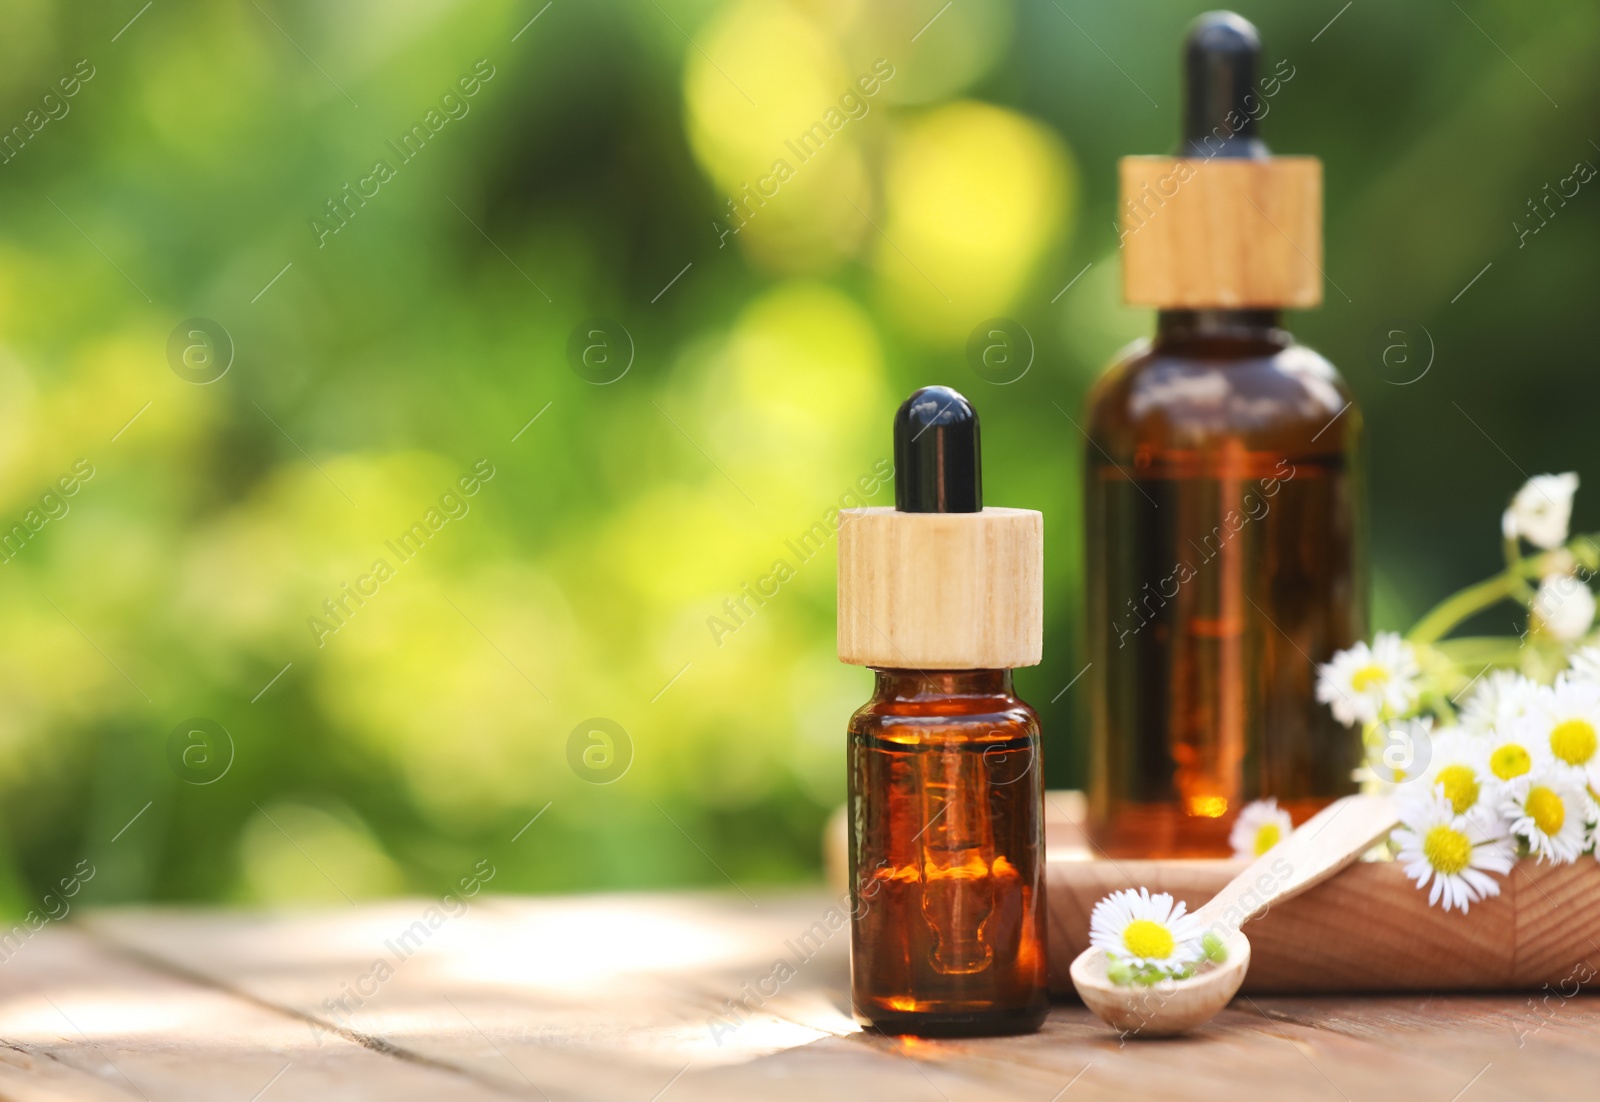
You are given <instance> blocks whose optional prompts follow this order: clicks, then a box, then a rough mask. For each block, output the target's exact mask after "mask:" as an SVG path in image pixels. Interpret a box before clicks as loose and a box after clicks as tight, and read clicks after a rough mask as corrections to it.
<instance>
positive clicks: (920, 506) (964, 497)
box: [894, 386, 983, 513]
mask: <svg viewBox="0 0 1600 1102" xmlns="http://www.w3.org/2000/svg"><path fill="white" fill-rule="evenodd" d="M894 507H895V509H897V510H898V511H899V512H902V513H981V512H982V511H983V470H982V464H981V461H980V456H979V445H978V413H977V411H976V410H974V409H973V408H972V403H970V402H968V401H967V400H966V399H965V398H963V397H962V396H961V395H960V394H958V393H956V392H955V391H953V390H951V389H950V388H949V387H947V386H925V387H923V388H922V389H921V390H919V391H917V392H916V393H914V394H912V395H911V397H909V398H907V399H906V400H905V401H904V402H903V403H902V404H901V406H900V409H899V410H898V411H896V413H895V415H894Z"/></svg>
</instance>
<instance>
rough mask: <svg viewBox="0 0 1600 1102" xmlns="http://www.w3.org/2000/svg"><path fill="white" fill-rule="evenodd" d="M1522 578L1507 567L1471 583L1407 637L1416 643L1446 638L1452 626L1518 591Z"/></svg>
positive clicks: (1431, 613)
mask: <svg viewBox="0 0 1600 1102" xmlns="http://www.w3.org/2000/svg"><path fill="white" fill-rule="evenodd" d="M1519 584H1523V583H1522V579H1521V578H1519V577H1517V576H1515V575H1514V574H1512V573H1511V571H1509V570H1507V571H1506V572H1505V573H1503V574H1496V575H1495V576H1494V577H1492V578H1489V579H1488V580H1486V581H1482V582H1479V583H1478V584H1477V585H1469V586H1467V588H1465V589H1463V590H1461V591H1460V592H1459V593H1452V594H1451V595H1450V596H1448V597H1446V598H1445V599H1444V600H1442V601H1440V602H1439V603H1438V604H1436V605H1434V606H1433V608H1431V609H1429V610H1428V613H1427V615H1425V616H1424V617H1423V618H1422V619H1420V620H1418V621H1417V622H1416V625H1415V626H1414V627H1412V629H1411V630H1410V631H1408V632H1407V633H1406V638H1407V639H1408V640H1409V641H1411V642H1412V643H1432V642H1435V641H1437V640H1438V639H1440V638H1442V637H1443V636H1444V635H1445V634H1447V633H1448V632H1449V631H1450V629H1451V628H1453V627H1455V626H1456V625H1457V624H1459V623H1460V622H1461V621H1463V620H1465V619H1466V618H1467V617H1469V616H1472V615H1474V614H1476V613H1479V612H1482V611H1483V610H1484V609H1486V608H1488V607H1489V606H1490V605H1493V604H1498V603H1499V602H1500V601H1503V600H1505V599H1506V598H1507V597H1509V596H1511V594H1512V593H1514V592H1516V588H1517V586H1518V585H1519Z"/></svg>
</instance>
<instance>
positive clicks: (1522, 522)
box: [1501, 471, 1578, 551]
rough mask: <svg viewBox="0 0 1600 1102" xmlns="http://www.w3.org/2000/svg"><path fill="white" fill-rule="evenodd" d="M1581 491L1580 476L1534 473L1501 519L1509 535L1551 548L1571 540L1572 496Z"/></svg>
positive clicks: (1547, 548) (1503, 527)
mask: <svg viewBox="0 0 1600 1102" xmlns="http://www.w3.org/2000/svg"><path fill="white" fill-rule="evenodd" d="M1577 492H1578V476H1577V474H1575V473H1574V472H1572V471H1568V472H1567V473H1566V474H1540V475H1534V476H1533V477H1532V478H1530V479H1528V481H1527V482H1526V483H1524V484H1523V486H1522V488H1521V489H1520V490H1518V491H1517V496H1516V497H1514V498H1512V499H1511V507H1510V508H1509V509H1507V510H1506V513H1505V516H1504V517H1503V518H1502V520H1501V528H1502V530H1503V531H1504V533H1505V535H1506V537H1507V538H1508V539H1514V538H1515V537H1517V536H1521V537H1522V538H1523V539H1525V540H1527V541H1528V542H1529V543H1531V544H1533V545H1534V546H1535V547H1543V548H1544V549H1545V550H1547V551H1548V550H1550V549H1551V548H1553V547H1560V546H1561V545H1562V544H1563V543H1566V542H1567V527H1568V525H1569V524H1571V522H1572V496H1573V495H1574V494H1576V493H1577Z"/></svg>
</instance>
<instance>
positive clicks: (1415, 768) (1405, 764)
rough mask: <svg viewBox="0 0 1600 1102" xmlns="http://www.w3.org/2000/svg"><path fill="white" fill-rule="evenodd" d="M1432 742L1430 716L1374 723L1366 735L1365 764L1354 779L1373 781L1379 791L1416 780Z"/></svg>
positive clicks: (1362, 781)
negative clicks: (1375, 724) (1374, 725)
mask: <svg viewBox="0 0 1600 1102" xmlns="http://www.w3.org/2000/svg"><path fill="white" fill-rule="evenodd" d="M1433 739H1434V735H1433V717H1432V716H1423V717H1422V718H1420V719H1406V720H1400V721H1399V722H1390V723H1380V724H1378V725H1377V726H1376V727H1374V728H1373V729H1372V730H1371V731H1370V732H1368V735H1367V740H1366V742H1367V756H1366V761H1365V763H1364V764H1363V765H1362V767H1361V768H1360V769H1357V770H1356V774H1355V779H1356V780H1358V781H1360V782H1361V783H1362V784H1364V785H1367V784H1370V783H1372V782H1376V783H1377V786H1378V790H1379V791H1388V790H1389V789H1391V788H1393V787H1395V786H1396V785H1402V784H1405V783H1406V782H1407V781H1414V780H1416V779H1417V778H1418V777H1420V776H1421V775H1422V772H1423V770H1424V769H1426V768H1427V765H1428V761H1429V759H1430V757H1431V756H1432V748H1433Z"/></svg>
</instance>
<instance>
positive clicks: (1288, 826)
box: [1228, 799, 1294, 857]
mask: <svg viewBox="0 0 1600 1102" xmlns="http://www.w3.org/2000/svg"><path fill="white" fill-rule="evenodd" d="M1293 830H1294V822H1293V820H1291V819H1290V818H1289V813H1288V812H1287V811H1284V810H1283V809H1282V808H1280V807H1279V806H1278V801H1277V800H1274V799H1267V800H1256V801H1254V802H1252V803H1248V804H1246V805H1245V806H1244V809H1243V810H1242V811H1240V812H1239V817H1238V818H1237V819H1235V820H1234V821H1233V830H1232V831H1231V832H1230V833H1229V834H1228V844H1229V845H1230V846H1232V847H1233V855H1234V856H1235V857H1260V856H1261V855H1262V854H1263V853H1266V852H1267V850H1269V849H1271V848H1272V847H1273V846H1275V845H1277V844H1278V843H1279V842H1281V841H1283V840H1284V839H1285V838H1287V837H1289V833H1290V832H1291V831H1293Z"/></svg>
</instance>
